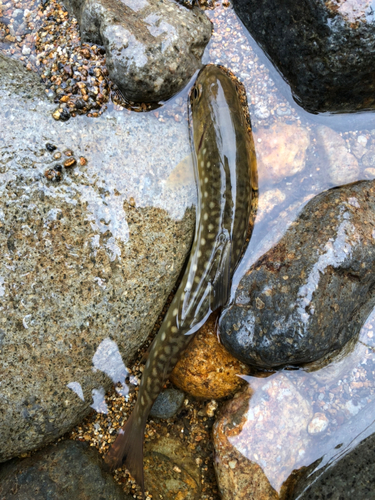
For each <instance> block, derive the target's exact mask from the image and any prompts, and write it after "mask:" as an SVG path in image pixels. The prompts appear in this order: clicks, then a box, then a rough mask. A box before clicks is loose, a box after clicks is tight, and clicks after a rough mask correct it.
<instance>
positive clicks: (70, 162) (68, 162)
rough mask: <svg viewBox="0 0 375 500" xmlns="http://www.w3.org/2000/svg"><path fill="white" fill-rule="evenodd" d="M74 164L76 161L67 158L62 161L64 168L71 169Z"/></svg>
mask: <svg viewBox="0 0 375 500" xmlns="http://www.w3.org/2000/svg"><path fill="white" fill-rule="evenodd" d="M76 163H77V160H76V159H75V158H68V159H67V160H65V161H64V167H65V168H71V167H74V165H75V164H76Z"/></svg>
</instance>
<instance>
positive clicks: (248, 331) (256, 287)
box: [220, 181, 375, 368]
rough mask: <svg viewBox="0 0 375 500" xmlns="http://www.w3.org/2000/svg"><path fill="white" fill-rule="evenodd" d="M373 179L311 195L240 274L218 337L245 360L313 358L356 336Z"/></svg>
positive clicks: (366, 281)
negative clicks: (283, 230)
mask: <svg viewBox="0 0 375 500" xmlns="http://www.w3.org/2000/svg"><path fill="white" fill-rule="evenodd" d="M374 227H375V182H374V181H363V182H358V183H356V184H351V185H347V186H342V187H340V188H337V189H332V190H330V191H326V192H324V193H322V194H320V195H318V196H316V197H315V198H313V199H312V200H311V201H310V202H309V203H308V204H307V205H306V206H305V207H304V209H303V211H302V212H301V214H300V215H299V217H298V218H297V219H296V221H295V222H293V223H292V224H291V226H290V227H289V229H288V230H287V231H286V233H285V235H284V236H283V237H282V238H281V239H280V241H279V242H278V243H277V244H276V245H275V246H274V247H273V248H272V249H271V250H269V251H268V252H267V253H266V254H265V255H263V256H262V257H261V258H259V259H258V260H257V262H256V263H255V264H254V265H253V266H252V267H251V268H250V269H249V271H247V272H246V274H245V275H244V276H243V278H242V279H241V281H240V284H239V286H238V288H237V290H236V294H235V300H234V302H233V304H232V305H231V306H230V307H229V308H228V309H227V311H226V312H225V313H224V314H223V315H222V317H221V322H220V338H221V340H222V342H223V344H224V346H225V347H226V348H227V349H228V350H229V351H230V352H231V353H232V354H233V355H234V356H236V357H237V358H239V359H240V360H242V361H243V362H244V363H247V364H250V365H255V366H258V367H264V368H271V367H276V366H280V365H288V364H300V363H307V362H310V361H314V360H317V359H319V358H320V357H322V356H324V355H325V354H327V353H329V352H332V351H334V350H336V349H340V348H341V347H342V346H343V345H344V344H345V343H346V342H347V341H348V340H349V339H351V338H353V337H355V336H356V335H357V333H358V332H359V328H360V327H361V325H362V322H363V318H364V317H365V315H367V314H368V312H369V308H371V307H372V304H373V303H374V299H375V297H374V295H373V287H374V284H375V246H374V241H375V231H374Z"/></svg>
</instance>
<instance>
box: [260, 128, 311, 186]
mask: <svg viewBox="0 0 375 500" xmlns="http://www.w3.org/2000/svg"><path fill="white" fill-rule="evenodd" d="M254 135H255V140H256V141H257V148H256V152H257V169H258V175H259V178H260V179H261V180H262V181H272V182H279V181H281V180H282V179H283V178H284V177H290V176H293V175H295V174H297V173H299V172H301V171H302V170H303V169H304V168H305V163H306V151H307V148H308V147H309V145H310V134H309V132H308V130H307V129H305V128H302V127H298V126H297V125H288V124H286V123H277V124H275V125H273V126H272V127H270V128H261V129H259V130H258V131H257V132H256V133H255V134H254Z"/></svg>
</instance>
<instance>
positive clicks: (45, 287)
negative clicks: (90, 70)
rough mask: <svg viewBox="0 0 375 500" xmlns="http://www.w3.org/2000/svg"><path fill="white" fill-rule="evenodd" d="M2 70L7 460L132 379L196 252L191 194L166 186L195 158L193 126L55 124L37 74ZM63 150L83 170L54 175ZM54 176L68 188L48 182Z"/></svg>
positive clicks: (2, 430) (127, 117)
mask: <svg viewBox="0 0 375 500" xmlns="http://www.w3.org/2000/svg"><path fill="white" fill-rule="evenodd" d="M1 64H2V66H1V68H0V103H1V105H0V123H1V124H2V130H1V134H0V151H1V156H0V158H1V159H0V193H1V196H0V245H1V248H2V252H1V256H0V435H1V444H0V461H4V460H6V459H8V458H11V457H13V456H16V455H18V454H19V453H22V452H25V451H27V450H30V449H35V448H37V447H40V446H41V445H43V444H46V443H48V442H51V441H53V440H55V439H56V438H57V437H58V436H59V435H61V434H63V433H64V432H66V431H68V430H69V429H70V428H71V427H72V426H73V425H75V424H76V423H77V422H78V421H79V420H80V419H81V418H82V417H83V416H84V415H86V414H87V412H88V411H89V410H90V405H91V404H92V399H93V398H94V399H95V398H96V399H97V397H98V396H100V394H103V393H104V389H106V388H107V387H109V386H110V385H111V382H112V381H114V382H124V378H125V377H126V374H127V372H126V366H125V365H126V364H127V363H129V361H130V360H131V358H132V356H133V355H134V354H135V352H136V350H137V349H138V347H139V346H140V344H141V343H142V342H143V341H144V340H145V339H146V337H147V335H148V333H149V332H150V330H151V328H152V326H153V325H154V323H155V321H156V318H157V316H158V314H159V313H160V311H161V309H162V307H163V304H164V301H165V300H166V298H167V296H168V294H169V293H170V290H171V288H172V287H173V285H174V283H175V281H176V279H177V277H178V275H179V272H180V269H181V266H182V264H183V262H184V260H185V258H186V255H187V253H188V251H189V247H190V242H191V238H192V233H193V227H194V219H195V216H194V211H193V210H191V209H190V208H189V207H191V204H192V203H194V199H195V196H196V195H195V186H194V185H192V186H190V188H189V187H186V186H184V188H183V189H182V190H180V188H178V187H177V188H176V189H174V187H173V185H168V186H167V183H166V180H167V179H168V177H169V175H170V174H171V172H172V171H173V169H174V168H175V166H176V165H177V164H178V163H179V161H180V160H181V159H182V158H184V157H185V156H186V155H187V154H188V153H189V151H190V146H189V140H188V132H187V128H186V125H184V124H178V123H176V122H175V121H174V120H173V121H169V122H167V123H165V124H163V125H162V124H160V122H158V121H157V120H156V119H155V117H154V118H152V116H151V114H137V113H130V114H128V113H116V112H112V113H111V112H109V113H106V115H105V116H103V117H102V118H100V119H97V120H90V119H88V118H85V117H77V118H76V119H75V120H71V121H70V122H66V123H62V122H56V121H55V120H53V118H52V117H51V113H52V111H53V105H52V104H51V103H49V102H48V101H45V100H43V99H41V98H40V96H41V95H42V94H43V90H42V87H40V86H39V85H38V77H37V76H36V75H34V76H33V75H32V74H31V73H29V72H27V71H26V70H25V69H23V68H22V66H21V65H19V64H18V63H17V64H16V63H15V62H14V61H10V62H9V68H8V69H7V60H4V59H3V58H1ZM15 65H16V66H15ZM14 67H16V69H17V71H14ZM23 78H25V82H26V83H25V87H26V88H24V89H23V90H22V89H21V90H20V92H18V94H16V95H13V94H12V92H11V89H12V81H14V82H15V85H17V86H18V87H19V88H21V87H22V85H21V82H22V81H23ZM25 94H28V95H30V98H29V99H26V100H23V99H22V98H21V97H20V96H22V95H25ZM161 135H162V136H163V141H160V136H161ZM46 144H51V145H53V146H54V147H56V149H55V150H53V151H49V149H53V148H51V146H46ZM67 150H70V151H71V152H72V153H73V157H74V158H75V159H76V160H77V164H76V165H75V166H73V167H70V168H68V167H67V168H65V167H63V166H62V167H61V168H58V167H57V165H59V164H60V165H63V163H64V162H65V161H71V158H72V156H67V155H66V154H65V153H64V152H65V151H67ZM56 153H58V155H59V154H62V157H61V159H56V158H55V157H56ZM58 155H57V156H58ZM80 157H84V158H85V159H86V161H87V163H86V164H84V165H81V162H80V161H79V158H80ZM82 163H85V162H82ZM51 169H55V170H56V169H58V170H60V173H61V181H60V182H53V181H49V180H48V179H47V178H46V176H45V172H46V171H49V170H51ZM121 356H122V358H121ZM125 389H126V387H125V388H124V390H125ZM94 406H95V402H94Z"/></svg>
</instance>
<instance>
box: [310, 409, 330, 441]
mask: <svg viewBox="0 0 375 500" xmlns="http://www.w3.org/2000/svg"><path fill="white" fill-rule="evenodd" d="M328 423H329V420H328V418H327V417H326V416H325V414H324V413H315V414H314V416H313V418H312V419H311V420H310V423H309V425H308V426H307V432H308V433H309V434H311V435H312V436H316V435H318V434H321V433H322V432H324V431H325V430H326V429H327V427H328Z"/></svg>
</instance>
